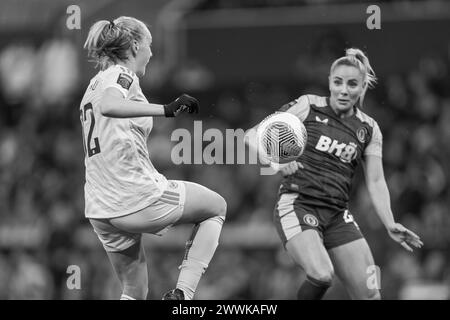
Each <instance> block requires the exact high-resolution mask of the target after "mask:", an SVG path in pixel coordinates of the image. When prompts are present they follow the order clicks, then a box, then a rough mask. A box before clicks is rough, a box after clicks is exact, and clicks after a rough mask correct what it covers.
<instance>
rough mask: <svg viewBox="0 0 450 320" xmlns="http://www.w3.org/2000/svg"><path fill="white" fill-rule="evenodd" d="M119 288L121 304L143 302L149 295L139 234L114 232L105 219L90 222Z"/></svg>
mask: <svg viewBox="0 0 450 320" xmlns="http://www.w3.org/2000/svg"><path fill="white" fill-rule="evenodd" d="M89 220H90V222H91V224H92V226H93V227H94V230H95V232H96V233H97V236H98V238H99V239H100V241H101V242H102V244H103V247H104V248H105V250H106V252H107V254H108V258H109V260H110V262H111V264H112V266H113V268H114V271H115V273H116V275H117V277H118V278H119V280H120V283H121V286H122V295H121V297H120V299H121V300H143V299H146V297H147V292H148V274H147V262H146V259H145V252H144V248H143V246H142V243H141V234H133V233H128V232H125V231H123V230H119V229H117V228H116V227H115V226H113V225H112V224H111V223H110V222H109V221H108V220H106V219H89Z"/></svg>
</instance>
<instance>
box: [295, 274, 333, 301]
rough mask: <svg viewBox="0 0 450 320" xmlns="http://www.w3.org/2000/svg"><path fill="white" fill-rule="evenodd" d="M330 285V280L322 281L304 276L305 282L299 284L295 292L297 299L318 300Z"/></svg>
mask: <svg viewBox="0 0 450 320" xmlns="http://www.w3.org/2000/svg"><path fill="white" fill-rule="evenodd" d="M330 286H331V282H324V281H320V280H317V279H314V278H312V277H310V276H308V277H306V280H305V282H303V284H302V285H301V286H300V289H298V292H297V299H298V300H320V299H322V297H323V296H324V295H325V292H327V290H328V288H329V287H330Z"/></svg>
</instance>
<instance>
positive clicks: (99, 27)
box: [84, 16, 151, 70]
mask: <svg viewBox="0 0 450 320" xmlns="http://www.w3.org/2000/svg"><path fill="white" fill-rule="evenodd" d="M148 34H150V31H148V28H147V26H146V25H145V23H143V22H142V21H140V20H138V19H136V18H132V17H124V16H122V17H119V18H117V19H115V20H114V21H108V20H100V21H97V22H96V23H94V24H93V25H92V27H91V28H90V29H89V34H88V36H87V39H86V42H85V43H84V48H85V49H87V50H88V56H89V57H90V58H92V59H91V61H93V62H95V63H96V65H95V67H96V68H97V67H100V69H101V70H104V69H106V68H107V67H109V66H110V65H112V64H116V63H117V62H118V61H125V60H128V55H129V50H130V48H131V46H132V44H133V40H136V41H138V42H141V41H142V39H143V38H145V36H146V35H148ZM150 37H151V35H150Z"/></svg>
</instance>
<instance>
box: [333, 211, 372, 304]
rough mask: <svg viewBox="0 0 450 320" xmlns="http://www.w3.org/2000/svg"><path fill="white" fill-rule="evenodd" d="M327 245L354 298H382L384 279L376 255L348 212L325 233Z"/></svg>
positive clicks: (336, 220)
mask: <svg viewBox="0 0 450 320" xmlns="http://www.w3.org/2000/svg"><path fill="white" fill-rule="evenodd" d="M324 243H325V247H326V248H327V250H328V253H329V255H330V258H331V261H332V262H333V265H334V268H335V270H336V274H337V275H338V277H339V278H340V279H341V281H342V283H343V284H344V286H345V287H346V288H347V291H348V293H349V295H350V297H351V298H352V299H380V291H379V289H380V288H379V280H380V279H379V274H378V273H377V272H378V269H377V268H376V267H375V264H374V259H373V256H372V252H371V251H370V248H369V245H368V244H367V241H366V240H365V239H364V237H363V235H362V234H361V231H360V230H359V227H358V225H357V224H356V222H355V221H354V219H353V216H352V215H351V214H350V213H349V211H348V210H346V211H344V212H342V213H340V214H339V215H336V217H335V218H334V219H333V221H332V223H330V226H329V227H328V228H327V230H326V231H325V232H324ZM374 277H375V279H372V278H374Z"/></svg>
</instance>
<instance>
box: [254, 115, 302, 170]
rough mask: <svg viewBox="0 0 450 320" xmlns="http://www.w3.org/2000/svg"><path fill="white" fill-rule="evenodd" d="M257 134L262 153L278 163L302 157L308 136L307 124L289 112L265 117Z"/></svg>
mask: <svg viewBox="0 0 450 320" xmlns="http://www.w3.org/2000/svg"><path fill="white" fill-rule="evenodd" d="M256 136H257V139H258V148H259V151H260V153H261V155H262V156H263V157H265V158H266V159H268V160H269V161H272V162H274V163H278V164H283V163H288V162H291V161H294V160H296V159H297V158H298V157H300V156H301V155H302V154H303V151H304V150H305V147H306V141H307V138H308V135H307V133H306V128H305V125H304V124H303V123H302V122H301V121H300V119H299V118H298V117H296V116H294V115H293V114H291V113H287V112H279V113H275V114H271V115H270V116H268V117H267V118H265V119H264V120H263V121H262V122H261V123H260V125H259V126H258V129H257V133H256Z"/></svg>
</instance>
